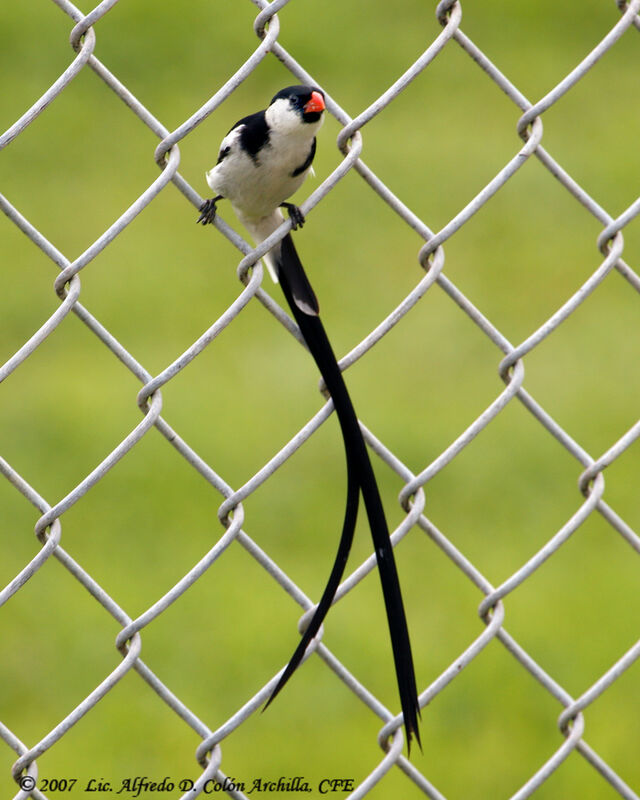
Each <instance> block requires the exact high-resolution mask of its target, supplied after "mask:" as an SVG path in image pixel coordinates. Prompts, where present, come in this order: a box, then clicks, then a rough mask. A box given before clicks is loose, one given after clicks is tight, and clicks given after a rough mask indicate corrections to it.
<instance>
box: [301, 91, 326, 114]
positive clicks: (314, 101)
mask: <svg viewBox="0 0 640 800" xmlns="http://www.w3.org/2000/svg"><path fill="white" fill-rule="evenodd" d="M324 109H325V105H324V97H323V96H322V95H321V94H320V92H316V91H315V90H314V91H313V92H311V99H310V100H308V101H307V102H306V103H305V105H304V106H303V109H302V110H303V111H304V113H305V114H307V113H308V112H309V111H324Z"/></svg>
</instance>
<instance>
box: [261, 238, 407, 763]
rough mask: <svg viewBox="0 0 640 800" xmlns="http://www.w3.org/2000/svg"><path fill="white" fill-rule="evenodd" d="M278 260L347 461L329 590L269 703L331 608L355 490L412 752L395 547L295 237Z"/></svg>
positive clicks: (355, 508)
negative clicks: (306, 301)
mask: <svg viewBox="0 0 640 800" xmlns="http://www.w3.org/2000/svg"><path fill="white" fill-rule="evenodd" d="M277 260H278V266H279V278H280V282H281V285H282V291H283V292H284V295H285V298H286V300H287V303H288V304H289V307H290V308H291V311H292V313H293V315H294V318H295V320H296V322H297V323H298V326H299V328H300V331H301V332H302V335H303V336H304V339H305V341H306V343H307V346H308V347H309V351H310V352H311V355H312V356H313V358H314V360H315V362H316V364H317V366H318V369H319V370H320V373H321V375H322V377H323V378H324V380H325V383H326V385H327V388H328V390H329V393H330V394H331V398H332V400H333V405H334V408H335V411H336V415H337V417H338V421H339V423H340V428H341V430H342V437H343V439H344V446H345V455H346V460H347V502H346V509H345V516H344V523H343V527H342V535H341V537H340V543H339V546H338V553H337V555H336V558H335V561H334V564H333V568H332V570H331V575H330V576H329V580H328V582H327V586H326V588H325V590H324V592H323V594H322V598H321V599H320V603H319V604H318V607H317V608H316V611H315V614H314V615H313V618H312V619H311V622H310V623H309V626H308V627H307V629H306V631H305V632H304V634H303V636H302V639H301V640H300V643H299V645H298V647H297V648H296V651H295V653H294V654H293V656H292V658H291V661H290V662H289V664H288V666H287V668H286V669H285V671H284V672H283V674H282V675H281V677H280V680H279V681H278V684H277V686H276V688H275V689H274V690H273V692H272V694H271V697H270V698H269V701H268V702H267V705H269V703H271V701H272V700H273V699H274V697H275V696H276V695H277V694H278V693H279V692H280V690H281V689H282V687H283V686H284V685H285V683H286V682H287V681H288V680H289V678H290V677H291V675H292V674H293V672H294V671H295V669H296V668H297V666H298V665H299V664H300V661H301V660H302V658H303V656H304V653H305V650H306V649H307V646H308V645H309V643H310V642H311V640H312V639H313V637H314V636H315V635H316V634H317V632H318V630H319V628H320V625H321V624H322V622H323V620H324V618H325V616H326V614H327V612H328V610H329V608H330V606H331V603H332V601H333V597H334V595H335V593H336V590H337V588H338V586H339V584H340V580H341V579H342V575H343V574H344V570H345V566H346V563H347V558H348V555H349V550H350V548H351V543H352V541H353V535H354V530H355V524H356V517H357V511H358V499H359V498H358V494H359V490H361V491H362V497H363V499H364V503H365V508H366V512H367V517H368V520H369V527H370V529H371V537H372V539H373V545H374V549H375V553H376V559H377V562H378V571H379V573H380V582H381V584H382V594H383V597H384V603H385V609H386V613H387V621H388V624H389V633H390V636H391V648H392V650H393V659H394V663H395V670H396V678H397V681H398V690H399V694H400V704H401V706H402V712H403V715H404V724H405V730H406V733H407V747H408V748H409V749H410V748H411V737H412V736H415V737H416V740H417V742H418V745H420V732H419V730H418V716H419V715H420V707H419V704H418V692H417V688H416V679H415V673H414V669H413V657H412V655H411V642H410V640H409V630H408V627H407V620H406V616H405V612H404V605H403V602H402V594H401V591H400V581H399V580H398V572H397V569H396V564H395V559H394V557H393V548H392V546H391V541H390V539H389V529H388V526H387V520H386V517H385V514H384V508H383V506H382V501H381V499H380V493H379V491H378V484H377V483H376V478H375V475H374V472H373V468H372V466H371V461H370V460H369V454H368V452H367V447H366V445H365V442H364V439H363V437H362V431H361V430H360V425H359V423H358V418H357V416H356V412H355V410H354V407H353V404H352V402H351V398H350V396H349V392H348V391H347V387H346V385H345V383H344V379H343V377H342V373H341V372H340V368H339V367H338V364H337V361H336V357H335V355H334V353H333V349H332V347H331V344H330V342H329V339H328V338H327V334H326V332H325V329H324V326H323V325H322V322H321V321H320V318H319V317H318V316H317V314H313V315H310V314H308V313H305V312H304V311H303V310H302V309H301V307H300V305H301V304H300V303H299V302H297V298H296V294H297V291H296V288H297V287H298V286H308V287H309V288H310V284H309V281H308V280H307V277H306V275H305V272H304V268H303V266H302V264H301V262H300V259H299V258H298V254H297V252H296V249H295V247H294V245H293V239H292V238H291V236H290V235H289V234H287V236H285V237H284V239H283V240H282V243H281V250H280V254H279V257H278V259H277ZM314 297H315V295H314ZM265 708H266V706H265ZM420 746H421V745H420Z"/></svg>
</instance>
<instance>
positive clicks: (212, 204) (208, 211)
mask: <svg viewBox="0 0 640 800" xmlns="http://www.w3.org/2000/svg"><path fill="white" fill-rule="evenodd" d="M198 210H199V211H200V216H199V217H198V219H197V222H196V224H197V223H198V222H201V223H202V224H203V225H207V224H211V225H212V224H213V221H214V219H215V218H216V199H215V198H209V200H205V201H204V203H203V204H202V205H201V206H200V208H199V209H198Z"/></svg>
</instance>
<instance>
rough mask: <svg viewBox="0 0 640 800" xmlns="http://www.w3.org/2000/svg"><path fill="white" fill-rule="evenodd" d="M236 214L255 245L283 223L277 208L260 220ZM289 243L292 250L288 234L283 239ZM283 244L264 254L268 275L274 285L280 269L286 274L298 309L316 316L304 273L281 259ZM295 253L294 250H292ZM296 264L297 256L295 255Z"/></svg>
mask: <svg viewBox="0 0 640 800" xmlns="http://www.w3.org/2000/svg"><path fill="white" fill-rule="evenodd" d="M236 214H238V216H239V217H240V219H241V220H242V222H243V223H244V225H245V227H246V228H247V230H248V231H249V233H251V235H252V236H253V238H254V240H255V242H256V244H260V242H263V241H264V240H265V239H266V238H267V237H268V236H271V234H272V233H273V232H274V231H275V230H276V228H278V227H279V226H280V225H282V223H283V222H284V217H283V215H282V212H281V211H280V209H279V208H276V209H275V211H273V212H272V213H271V214H270V215H269V216H267V217H261V218H260V219H251V218H247V217H245V216H244V215H243V214H242V213H241V212H240V211H238V210H236ZM285 238H287V239H288V240H289V241H290V242H291V247H292V248H293V241H292V240H291V237H290V236H289V234H287V236H286V237H285ZM282 246H283V243H282V242H280V243H278V244H277V245H276V246H275V247H274V248H273V249H272V250H270V251H269V252H268V253H266V254H265V256H264V258H263V261H264V263H265V265H266V267H267V269H268V270H269V274H270V275H271V278H272V279H273V282H274V283H278V281H279V272H280V269H283V270H284V271H286V272H287V273H288V275H287V277H288V279H289V283H290V286H291V292H292V295H293V298H294V300H295V303H296V305H297V306H298V308H299V309H300V310H301V311H303V312H304V313H305V314H317V313H318V312H319V310H320V307H319V305H318V299H317V297H316V295H315V292H314V291H313V288H312V287H311V284H310V283H309V281H308V279H307V276H306V274H305V271H304V270H303V269H302V265H300V269H295V268H294V269H288V268H287V267H288V264H289V259H283V258H282V257H281V253H282ZM293 252H294V253H295V249H293ZM295 258H296V260H297V261H298V264H299V263H300V262H299V260H298V256H297V254H296V255H295Z"/></svg>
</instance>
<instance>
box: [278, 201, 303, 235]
mask: <svg viewBox="0 0 640 800" xmlns="http://www.w3.org/2000/svg"><path fill="white" fill-rule="evenodd" d="M280 208H286V209H287V211H288V212H289V219H290V220H291V228H292V229H293V230H294V231H297V230H298V228H301V227H302V226H303V225H304V214H303V213H302V211H300V209H299V208H298V206H297V205H295V204H294V203H280Z"/></svg>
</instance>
